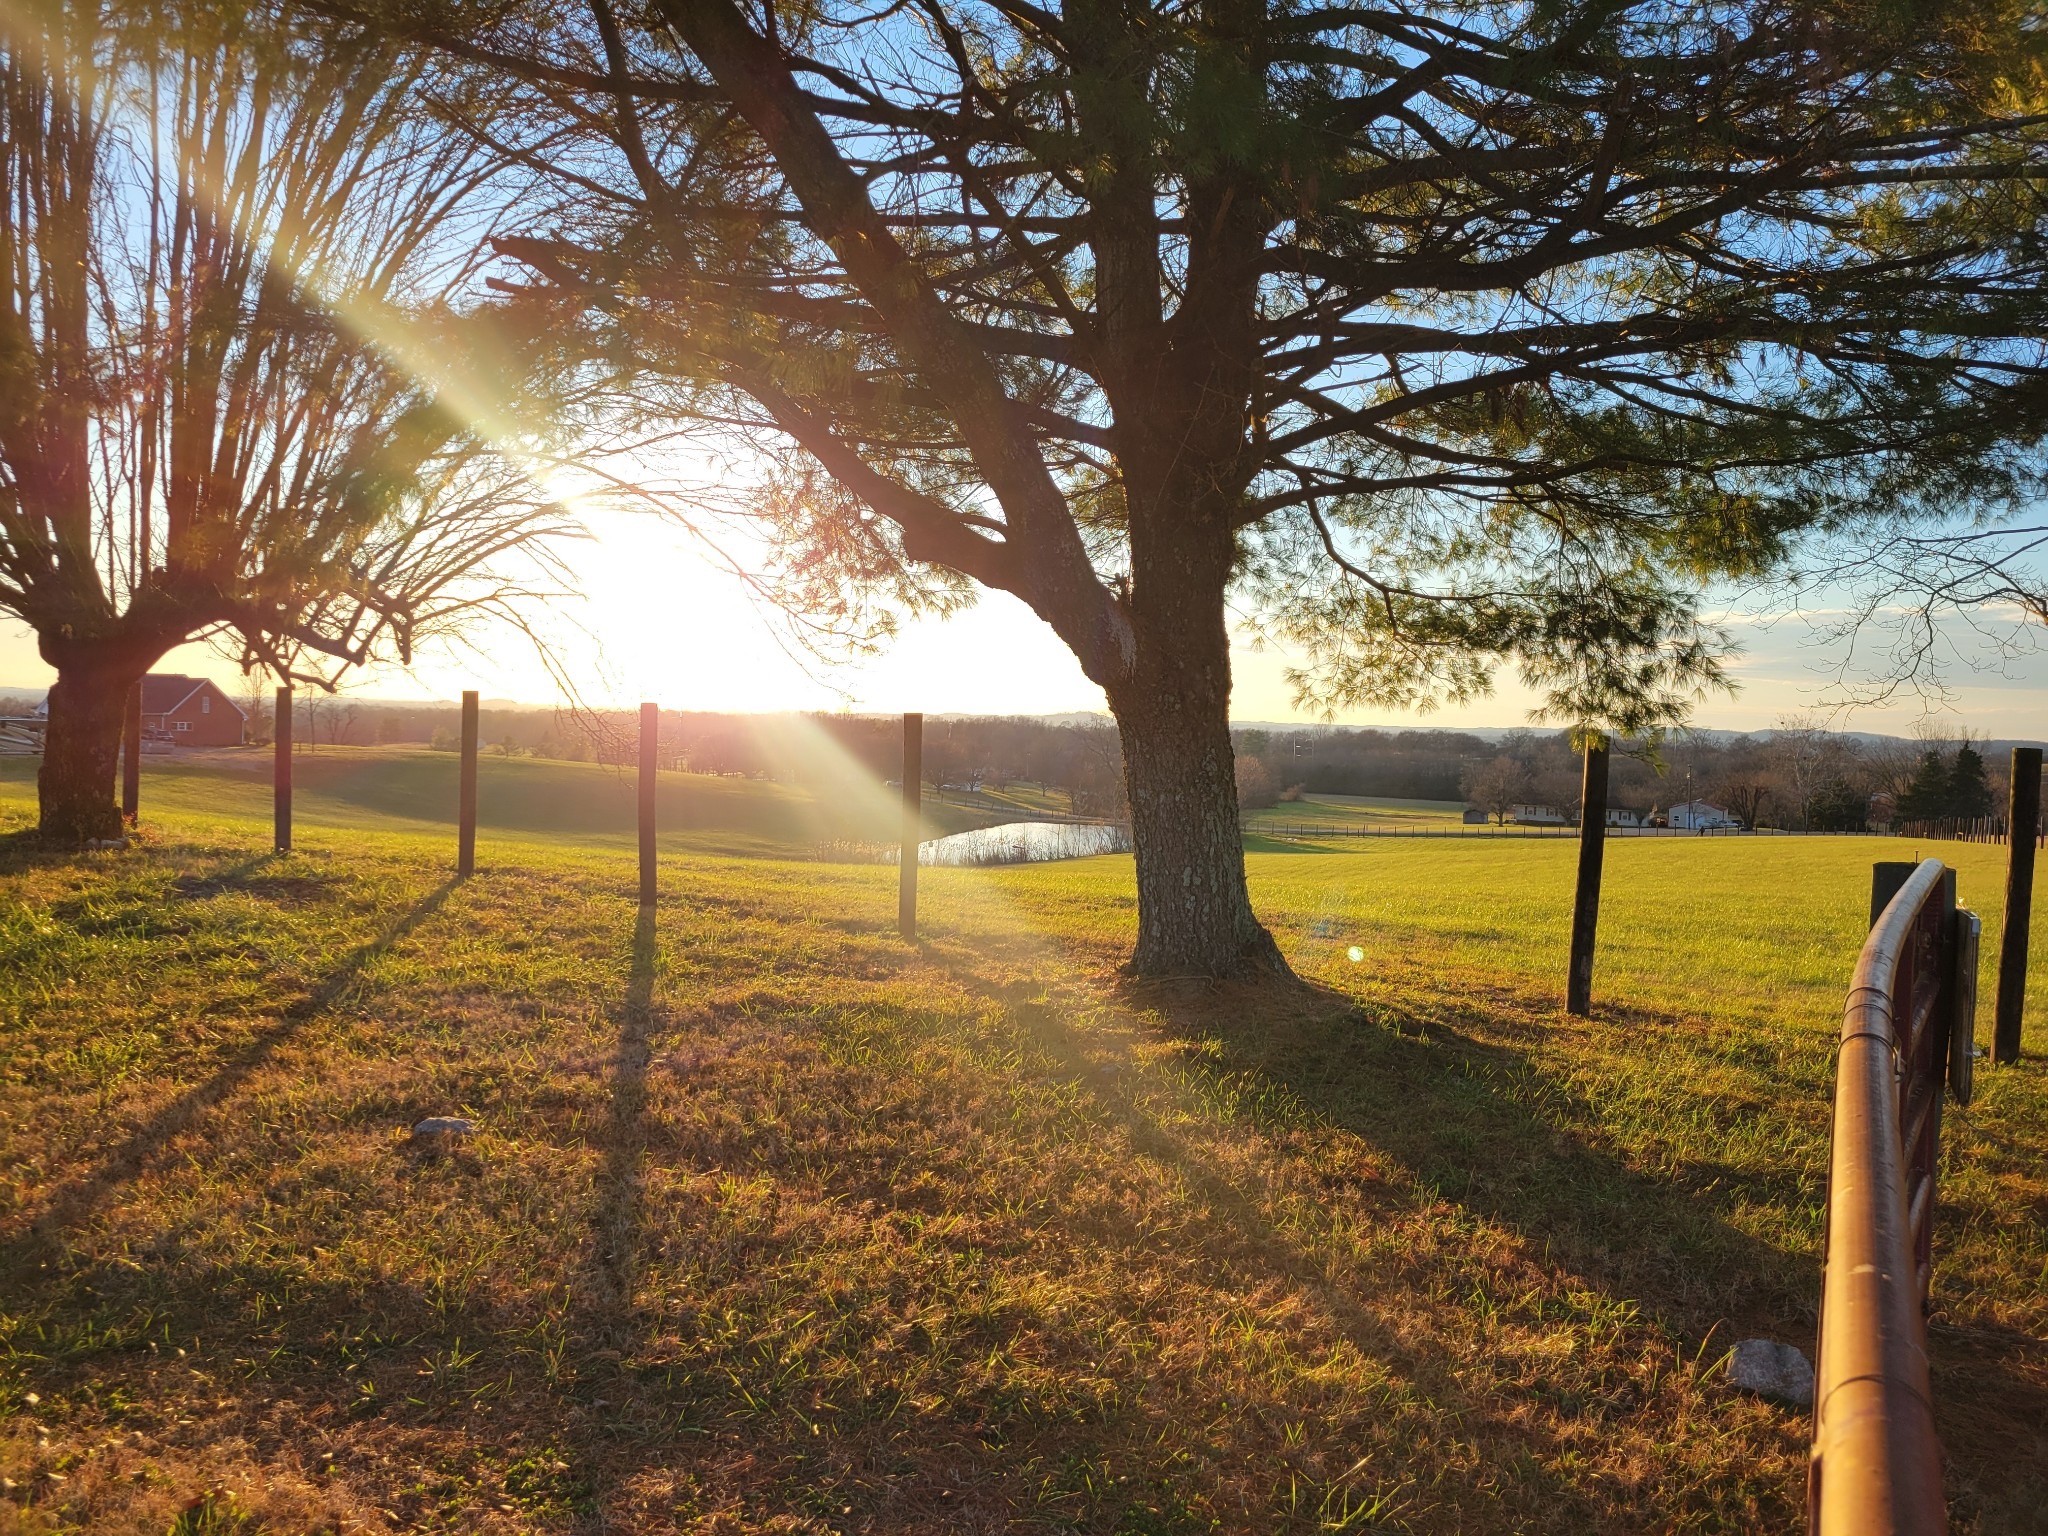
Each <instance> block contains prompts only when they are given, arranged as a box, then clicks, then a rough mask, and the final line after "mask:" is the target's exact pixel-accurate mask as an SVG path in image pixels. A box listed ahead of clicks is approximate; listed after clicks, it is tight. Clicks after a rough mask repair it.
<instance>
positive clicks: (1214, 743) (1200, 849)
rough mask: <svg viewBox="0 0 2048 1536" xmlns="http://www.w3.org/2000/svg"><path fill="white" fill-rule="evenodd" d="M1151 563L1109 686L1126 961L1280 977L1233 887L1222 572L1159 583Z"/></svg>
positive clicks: (1232, 778) (1243, 895)
mask: <svg viewBox="0 0 2048 1536" xmlns="http://www.w3.org/2000/svg"><path fill="white" fill-rule="evenodd" d="M1225 563H1226V565H1227V562H1225ZM1153 574H1154V580H1153V582H1152V591H1151V593H1150V594H1149V596H1150V597H1151V599H1152V600H1151V601H1150V602H1147V601H1146V600H1145V599H1144V597H1139V598H1138V599H1137V600H1136V601H1134V603H1133V605H1132V607H1133V617H1134V619H1135V621H1136V622H1135V623H1134V626H1133V627H1134V629H1135V632H1136V640H1137V657H1136V666H1135V668H1134V674H1133V676H1132V677H1131V679H1130V680H1129V681H1128V682H1126V683H1124V684H1123V685H1121V686H1119V687H1117V688H1116V689H1114V690H1113V691H1112V692H1111V696H1110V708H1111V710H1112V711H1114V713H1115V715H1116V722H1117V730H1118V733H1119V735H1120V736H1121V737H1122V740H1123V751H1124V785H1125V788H1126V789H1127V791H1128V792H1129V795H1130V802H1131V841H1132V844H1133V847H1134V849H1135V851H1136V854H1137V863H1138V944H1137V949H1136V950H1135V952H1134V953H1133V954H1132V956H1131V961H1130V964H1129V966H1128V967H1127V969H1128V971H1129V973H1130V974H1131V975H1134V976H1153V977H1165V976H1238V975H1247V974H1264V975H1275V974H1277V975H1283V976H1284V975H1287V974H1289V971H1288V967H1287V962H1286V961H1285V960H1284V959H1282V958H1281V955H1280V949H1279V946H1278V945H1276V944H1275V943H1274V942H1273V937H1272V935H1271V934H1269V933H1267V932H1266V929H1265V927H1264V926H1263V925H1262V924H1261V923H1260V922H1259V920H1258V918H1257V917H1255V916H1254V915H1253V913H1252V904H1251V898H1250V896H1249V895H1248V894H1247V892H1246V890H1245V878H1244V835H1243V832H1242V830H1241V829H1240V827H1239V824H1238V814H1237V760H1236V753H1235V752H1234V750H1233V749H1232V747H1231V744H1230V639H1229V633H1228V631H1227V629H1226V628H1225V625H1224V615H1223V602H1222V597H1223V592H1222V583H1223V580H1224V575H1225V572H1224V570H1223V569H1218V570H1217V571H1215V572H1213V573H1210V579H1208V580H1202V579H1197V580H1192V581H1190V580H1186V579H1185V578H1186V577H1187V576H1188V575H1189V574H1191V573H1188V572H1185V571H1182V572H1179V573H1174V574H1178V575H1180V576H1182V577H1183V579H1182V580H1180V581H1176V580H1174V579H1173V576H1172V575H1168V576H1167V579H1166V581H1165V582H1164V583H1163V584H1162V583H1161V582H1160V580H1159V573H1157V572H1156V571H1155V572H1154V573H1153ZM1212 583H1213V585H1214V586H1215V588H1216V590H1215V594H1214V597H1213V599H1211V600H1208V601H1204V598H1205V596H1206V594H1205V593H1202V592H1201V591H1199V590H1197V589H1199V588H1203V587H1206V586H1208V585H1211V584H1212ZM1162 585H1164V586H1166V587H1167V588H1168V589H1169V591H1167V592H1162V591H1161V590H1160V588H1161V586H1162ZM1174 588H1179V589H1181V590H1179V591H1178V592H1174V591H1172V590H1171V589H1174ZM1174 597H1178V598H1179V599H1180V601H1173V600H1172V599H1173V598H1174Z"/></svg>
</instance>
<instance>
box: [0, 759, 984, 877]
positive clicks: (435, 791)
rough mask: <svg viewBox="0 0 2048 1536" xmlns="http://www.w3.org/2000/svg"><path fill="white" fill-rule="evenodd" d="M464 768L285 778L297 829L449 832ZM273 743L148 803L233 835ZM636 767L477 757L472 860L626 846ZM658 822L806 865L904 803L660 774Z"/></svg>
mask: <svg viewBox="0 0 2048 1536" xmlns="http://www.w3.org/2000/svg"><path fill="white" fill-rule="evenodd" d="M457 767H458V762H457V758H456V754H454V753H452V752H436V751H432V750H429V749H427V748H424V747H322V748H320V749H319V751H317V752H312V753H301V754H300V755H299V756H298V757H297V758H296V759H294V766H293V772H292V782H293V791H292V820H293V827H294V829H295V833H296V832H298V831H307V832H313V833H316V834H317V833H319V832H323V831H351V832H380V833H382V832H397V831H410V832H416V833H419V834H421V835H423V836H428V837H432V836H441V837H448V838H452V837H453V835H454V821H455V804H456V772H457ZM270 774H271V754H270V751H269V749H268V748H248V749H242V750H232V751H219V752H207V753H195V754H190V755H181V756H177V757H164V758H147V759H145V760H144V764H143V779H142V794H143V803H144V804H145V805H146V806H147V807H148V809H149V813H150V814H151V815H152V816H166V817H171V818H173V819H174V820H176V821H177V822H178V823H179V825H181V826H184V827H205V828H215V827H218V828H222V829H229V828H234V829H240V828H244V827H247V826H248V825H250V824H252V823H256V822H267V821H268V818H269V817H270V814H271V788H270ZM34 783H35V760H34V759H31V758H0V795H10V796H14V797H22V796H27V795H30V794H32V793H33V788H34ZM635 794H636V785H635V779H634V774H633V771H632V770H631V769H621V768H606V767H601V766H598V765H597V764H594V763H568V762H559V761H555V760H552V759H548V758H531V757H498V756H496V755H493V754H491V753H488V752H487V753H485V754H484V755H483V756H482V757H480V758H479V759H478V763H477V826H478V836H479V842H480V847H481V848H482V849H483V850H484V852H483V853H481V854H480V857H488V847H489V844H490V842H491V841H492V839H493V838H494V837H495V838H496V839H497V840H498V841H500V842H511V843H515V844H521V845H523V844H527V843H531V842H535V841H541V842H550V841H552V842H562V843H573V844H575V845H578V846H582V847H607V846H608V847H613V848H626V847H628V846H630V845H632V844H633V843H634V841H635V839H636V838H637V835H638V834H637V831H636V821H635V815H636V812H635ZM1020 814H1024V813H1023V812H1022V811H1020V810H1019V809H1018V808H1017V807H1014V806H1011V805H1009V804H1007V803H1001V802H995V803H991V804H989V805H987V806H985V807H976V806H968V805H959V804H941V803H936V802H934V803H928V804H927V805H926V807H925V816H924V823H925V835H926V836H931V837H936V836H942V835H944V834H946V833H949V832H962V831H966V830H968V829H969V828H972V827H980V826H987V825H990V824H992V823H995V822H1000V821H1011V820H1015V819H1017V818H1018V816H1019V815H1020ZM655 822H656V825H657V827H658V828H659V829H660V842H661V846H662V847H663V848H664V849H665V850H668V851H671V852H675V853H699V854H723V855H735V856H742V857H757V856H770V857H772V856H777V855H781V856H796V857H808V856H809V855H810V854H811V853H812V851H813V850H814V849H815V848H816V847H817V846H818V845H820V844H824V843H833V842H861V843H884V842H886V843H894V842H895V841H896V840H897V838H898V837H899V836H900V835H901V830H902V809H901V803H900V801H899V800H898V799H897V797H896V796H895V794H894V793H893V792H890V791H885V790H883V789H882V788H881V787H880V786H879V785H876V784H874V783H872V782H870V781H867V780H865V779H864V778H862V777H861V776H860V775H859V774H857V773H856V772H854V771H852V769H851V766H850V765H848V767H847V771H845V772H843V773H842V774H840V775H838V776H837V777H836V778H835V779H834V780H832V781H831V782H828V783H826V784H823V785H820V786H817V787H810V786H797V785H790V784H780V783H772V782H769V781H766V780H758V779H743V778H720V777H717V776H716V775H710V774H695V773H662V774H660V775H659V776H658V780H657V789H656V804H655Z"/></svg>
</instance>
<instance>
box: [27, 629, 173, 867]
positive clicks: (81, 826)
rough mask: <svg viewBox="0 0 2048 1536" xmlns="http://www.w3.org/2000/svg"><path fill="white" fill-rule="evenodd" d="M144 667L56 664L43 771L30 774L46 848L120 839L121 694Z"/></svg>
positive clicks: (119, 662) (125, 662) (98, 658)
mask: <svg viewBox="0 0 2048 1536" xmlns="http://www.w3.org/2000/svg"><path fill="white" fill-rule="evenodd" d="M148 666H149V663H148V662H146V661H138V660H134V659H131V658H129V657H127V656H105V655H88V656H82V657H78V658H76V659H68V658H67V659H66V660H65V661H62V662H59V663H58V665H57V681H56V682H55V683H54V684H52V685H51V687H50V720H49V726H48V728H47V730H46V732H45V735H44V740H43V765H42V768H41V769H40V771H38V773H37V775H36V794H37V799H38V802H39V805H40V810H41V819H40V830H41V832H42V835H43V836H44V837H46V838H48V839H50V840H51V841H53V842H63V843H84V842H93V841H107V840H111V839H114V838H118V837H119V836H120V835H121V830H122V827H121V807H120V805H119V803H118V802H117V801H116V799H115V781H116V778H117V776H118V774H119V771H120V763H121V720H122V716H123V715H124V714H125V713H126V711H127V703H128V691H129V690H130V689H131V688H133V687H134V686H135V684H136V683H137V682H138V681H139V680H140V679H141V677H142V674H143V672H144V671H146V670H147V669H148Z"/></svg>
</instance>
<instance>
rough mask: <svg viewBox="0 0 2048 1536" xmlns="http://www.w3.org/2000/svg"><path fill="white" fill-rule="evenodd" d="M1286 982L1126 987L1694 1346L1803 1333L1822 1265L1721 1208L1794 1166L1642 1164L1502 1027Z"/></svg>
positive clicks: (1777, 1190) (1218, 1064) (1232, 1067)
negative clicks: (1369, 1004) (1773, 1169)
mask: <svg viewBox="0 0 2048 1536" xmlns="http://www.w3.org/2000/svg"><path fill="white" fill-rule="evenodd" d="M1286 991H1288V992H1289V993H1291V994H1292V997H1291V999H1290V998H1288V997H1279V996H1275V995H1274V992H1273V990H1272V989H1268V988H1264V987H1236V986H1228V987H1220V988H1185V987H1181V988H1132V989H1129V990H1128V991H1127V993H1126V998H1127V1001H1128V1002H1129V1003H1131V1004H1132V1005H1133V1006H1136V1007H1139V1008H1141V1009H1142V1010H1143V1011H1144V1012H1145V1013H1146V1014H1148V1015H1149V1016H1150V1017H1151V1018H1153V1019H1155V1020H1156V1021H1157V1022H1158V1023H1159V1025H1160V1026H1161V1027H1163V1028H1165V1029H1167V1030H1168V1031H1170V1032H1172V1033H1174V1034H1177V1035H1179V1036H1181V1037H1183V1038H1185V1039H1187V1040H1189V1041H1191V1042H1194V1043H1197V1044H1199V1045H1200V1046H1201V1047H1202V1048H1203V1049H1204V1051H1205V1053H1206V1054H1207V1055H1208V1056H1209V1059H1210V1060H1211V1061H1212V1062H1213V1065H1214V1070H1216V1071H1217V1072H1219V1073H1222V1074H1231V1073H1242V1074H1247V1075H1250V1076H1252V1077H1255V1078H1257V1079H1260V1080H1263V1081H1265V1082H1268V1083H1271V1084H1273V1085H1275V1086H1276V1087H1278V1088H1280V1089H1282V1090H1284V1091H1285V1093H1286V1094H1287V1096H1288V1097H1289V1098H1291V1099H1292V1100H1293V1101H1294V1102H1296V1103H1298V1104H1299V1105H1300V1106H1301V1107H1302V1108H1303V1109H1305V1110H1306V1111H1307V1112H1308V1113H1309V1114H1311V1115H1313V1116H1314V1117H1316V1118H1317V1119H1319V1120H1322V1121H1324V1122H1326V1123H1327V1124H1329V1125H1331V1126H1333V1127H1335V1128H1336V1129H1338V1130H1341V1131H1345V1132H1348V1133H1350V1134H1352V1135H1355V1136H1357V1137H1358V1138H1359V1139H1360V1140H1361V1141H1363V1142H1364V1143H1366V1144H1367V1145H1369V1146H1371V1147H1373V1148H1374V1149H1375V1150H1377V1151H1379V1152H1380V1153H1382V1154H1384V1155H1385V1156H1387V1157H1389V1158H1391V1159H1393V1160H1394V1161H1395V1162H1397V1163H1398V1164H1400V1165H1401V1166H1402V1167H1403V1168H1405V1169H1406V1170H1407V1171H1408V1173H1409V1175H1410V1176H1411V1177H1412V1178H1413V1179H1414V1180H1415V1181H1416V1183H1417V1184H1418V1185H1420V1186H1421V1187H1423V1188H1425V1189H1427V1190H1431V1191H1433V1192H1435V1193H1436V1194H1438V1195H1440V1196H1441V1197H1442V1198H1444V1199H1446V1200H1450V1201H1454V1202H1456V1203H1457V1204H1459V1205H1461V1206H1463V1207H1465V1208H1466V1209H1468V1210H1471V1211H1474V1212H1476V1213H1477V1214H1479V1215H1482V1216H1484V1217H1486V1218H1487V1219H1488V1220H1489V1221H1492V1222H1494V1223H1496V1224H1498V1225H1500V1226H1502V1227H1504V1228H1507V1229H1508V1230H1511V1231H1514V1232H1517V1233H1519V1234H1520V1235H1521V1236H1522V1237H1524V1238H1525V1239H1527V1240H1528V1241H1529V1242H1530V1243H1531V1244H1532V1245H1534V1247H1535V1248H1536V1249H1537V1250H1538V1251H1541V1252H1543V1253H1545V1254H1546V1255H1548V1256H1550V1258H1551V1259H1552V1260H1554V1261H1555V1262H1557V1263H1560V1264H1562V1265H1564V1266H1565V1267H1567V1268H1569V1269H1571V1270H1573V1271H1576V1272H1577V1273H1579V1274H1580V1275H1582V1276H1583V1277H1584V1278H1585V1279H1587V1280H1589V1281H1591V1282H1592V1283H1593V1284H1595V1285H1597V1286H1598V1287H1599V1288H1600V1289H1601V1290H1603V1291H1606V1292H1608V1293H1609V1294H1611V1295H1615V1296H1618V1297H1626V1298H1628V1299H1630V1300H1632V1301H1635V1302H1637V1303H1639V1304H1640V1305H1641V1306H1642V1307H1643V1308H1644V1310H1645V1312H1646V1313H1647V1314H1648V1315H1651V1316H1653V1317H1655V1318H1656V1319H1657V1320H1658V1321H1659V1322H1660V1323H1662V1324H1663V1325H1664V1326H1666V1327H1667V1328H1670V1329H1672V1330H1674V1331H1675V1332H1677V1333H1678V1334H1679V1335H1680V1336H1681V1337H1684V1338H1686V1339H1687V1340H1688V1341H1689V1342H1691V1343H1692V1344H1694V1345H1698V1344H1699V1343H1701V1342H1703V1341H1704V1339H1705V1337H1706V1335H1707V1334H1709V1333H1710V1332H1712V1331H1714V1330H1715V1329H1716V1328H1717V1327H1720V1326H1722V1325H1725V1324H1726V1323H1728V1322H1731V1321H1734V1322H1740V1323H1742V1324H1743V1325H1744V1326H1746V1327H1747V1328H1749V1329H1753V1330H1759V1331H1765V1332H1769V1333H1772V1334H1774V1335H1776V1336H1779V1337H1791V1338H1798V1337H1800V1336H1802V1335H1803V1334H1804V1333H1805V1332H1807V1331H1808V1330H1809V1329H1810V1328H1811V1326H1812V1324H1813V1320H1814V1312H1813V1307H1814V1303H1815V1299H1816V1293H1817V1288H1818V1271H1817V1269H1816V1267H1815V1264H1814V1261H1813V1260H1812V1259H1811V1258H1810V1257H1809V1256H1807V1255H1805V1254H1800V1253H1794V1252H1790V1251H1788V1250H1785V1249H1783V1248H1779V1247H1776V1246H1774V1245H1772V1244H1770V1243H1767V1242H1764V1241H1761V1240H1759V1239H1758V1238H1756V1237H1754V1236H1751V1235H1750V1234H1748V1233H1745V1232H1742V1231H1740V1230H1738V1229H1737V1228H1736V1227H1734V1226H1733V1225H1731V1224H1730V1222H1729V1220H1728V1210H1729V1207H1730V1206H1731V1205H1732V1204H1735V1203H1738V1202H1737V1200H1736V1199H1735V1197H1736V1196H1739V1195H1741V1194H1742V1193H1744V1192H1745V1191H1749V1192H1751V1193H1754V1194H1763V1195H1765V1196H1766V1197H1767V1198H1770V1199H1772V1200H1776V1201H1796V1200H1797V1199H1798V1198H1799V1196H1800V1193H1801V1190H1800V1181H1799V1180H1798V1178H1797V1177H1796V1176H1793V1175H1791V1174H1786V1175H1784V1176H1782V1177H1779V1176H1772V1177H1768V1178H1763V1179H1761V1182H1760V1181H1759V1179H1758V1178H1745V1177H1738V1176H1736V1175H1735V1174H1734V1173H1733V1171H1732V1170H1728V1169H1726V1168H1725V1167H1724V1166H1723V1165H1721V1164H1718V1163H1717V1164H1715V1165H1713V1167H1712V1168H1708V1167H1704V1166H1702V1167H1698V1168H1683V1167H1681V1168H1678V1169H1673V1170H1670V1171H1667V1172H1660V1173H1651V1172H1646V1171H1643V1170H1642V1169H1639V1168H1637V1167H1633V1166H1631V1165H1630V1163H1629V1162H1628V1161H1627V1160H1626V1159H1625V1158H1624V1157H1623V1156H1622V1155H1621V1153H1620V1152H1619V1151H1618V1150H1617V1149H1616V1148H1614V1147H1613V1146H1611V1145H1608V1144H1607V1143H1606V1141H1605V1138H1604V1136H1603V1134H1602V1130H1601V1126H1600V1117H1599V1113H1598V1110H1597V1108H1596V1107H1595V1106H1594V1105H1593V1104H1591V1103H1590V1102H1588V1101H1587V1100H1586V1099H1585V1098H1584V1097H1583V1096H1582V1095H1581V1093H1580V1092H1579V1091H1578V1090H1577V1089H1575V1088H1574V1087H1573V1086H1572V1085H1570V1084H1569V1083H1567V1082H1566V1081H1564V1080H1562V1079H1561V1078H1559V1077H1558V1076H1557V1075H1556V1074H1555V1073H1553V1072H1550V1071H1548V1070H1546V1068H1545V1067H1544V1066H1543V1065H1542V1064H1541V1063H1539V1062H1538V1061H1537V1060H1536V1059H1535V1058H1534V1057H1533V1056H1531V1055H1530V1054H1529V1053H1527V1052H1525V1051H1522V1050H1519V1049H1517V1048H1516V1047H1515V1045H1514V1044H1513V1042H1512V1037H1511V1035H1510V1038H1508V1039H1498V1038H1496V1039H1482V1038H1479V1037H1478V1036H1477V1034H1476V1033H1475V1032H1474V1031H1475V1030H1477V1029H1479V1028H1486V1029H1487V1030H1488V1031H1489V1032H1490V1033H1498V1032H1499V1030H1498V1025H1497V1023H1496V1022H1495V1021H1491V1020H1485V1021H1482V1020H1480V1019H1478V1018H1470V1019H1461V1018H1459V1017H1458V1016H1457V1015H1455V1014H1448V1013H1438V1014H1435V1015H1433V1016H1423V1015H1418V1014H1416V1013H1413V1012H1407V1011H1404V1010H1402V1009H1399V1008H1393V1007H1387V1006H1384V1005H1381V1006H1378V1007H1374V1008H1365V1007H1361V1006H1360V1004H1359V1003H1358V1002H1357V1001H1356V1000H1354V999H1352V998H1349V997H1347V996H1345V995H1344V994H1342V993H1340V992H1337V991H1335V990H1334V989H1331V988H1328V987H1324V986H1321V985H1318V984H1314V983H1303V984H1295V985H1292V986H1289V987H1288V988H1286ZM1717 1174H1718V1177H1717V1176H1716V1175H1717ZM1708 1190H1712V1191H1713V1193H1712V1194H1711V1195H1709V1194H1708V1193H1707V1191H1708ZM1724 1331H1725V1329H1724ZM1721 1342H1722V1343H1723V1344H1724V1345H1725V1344H1729V1343H1732V1342H1733V1340H1732V1339H1724V1340H1722V1341H1721Z"/></svg>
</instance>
